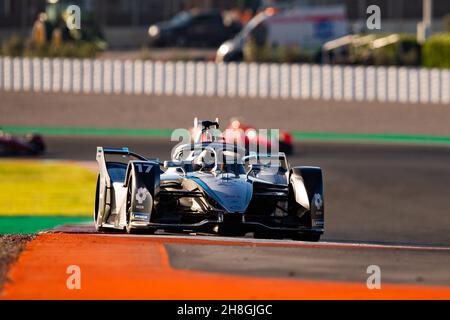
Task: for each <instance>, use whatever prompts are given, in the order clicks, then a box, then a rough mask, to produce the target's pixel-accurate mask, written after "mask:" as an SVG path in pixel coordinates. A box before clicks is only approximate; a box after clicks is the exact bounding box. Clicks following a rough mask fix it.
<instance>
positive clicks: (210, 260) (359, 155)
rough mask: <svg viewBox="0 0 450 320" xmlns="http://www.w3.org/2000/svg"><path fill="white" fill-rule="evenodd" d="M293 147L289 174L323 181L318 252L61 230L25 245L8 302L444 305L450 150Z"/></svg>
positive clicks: (159, 143) (56, 152) (90, 143)
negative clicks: (74, 276) (307, 170)
mask: <svg viewBox="0 0 450 320" xmlns="http://www.w3.org/2000/svg"><path fill="white" fill-rule="evenodd" d="M47 140H48V145H49V152H48V154H47V155H46V157H48V158H51V159H71V160H91V161H92V160H94V159H93V157H94V155H95V147H96V146H97V145H103V146H110V147H122V146H127V147H129V148H130V150H133V151H136V152H139V153H142V154H145V155H148V156H152V157H159V158H161V159H166V158H168V154H169V152H170V149H171V147H172V145H173V144H171V143H170V142H169V141H168V140H167V139H159V140H155V139H148V138H135V137H124V138H107V137H49V138H48V139H47ZM295 147H296V152H295V155H293V156H291V157H289V159H290V162H291V165H318V166H321V167H322V168H323V170H324V179H325V201H326V202H325V203H326V233H325V235H324V237H323V239H322V241H321V242H319V243H304V242H296V241H292V240H288V239H284V240H261V239H253V238H252V237H251V235H247V236H246V237H244V238H225V237H217V236H210V235H199V234H197V235H194V234H159V235H156V236H150V235H138V236H129V235H122V234H118V233H111V234H96V233H95V232H94V231H93V228H92V226H89V225H82V226H64V227H61V228H59V229H57V230H55V231H54V232H52V233H47V234H42V235H40V236H39V237H38V238H37V239H36V240H34V241H32V242H31V243H30V244H29V246H28V248H27V250H26V251H25V253H24V254H22V256H21V257H20V259H19V261H18V262H17V263H16V265H14V266H13V268H12V270H11V273H10V278H11V279H12V280H13V282H12V283H11V284H9V285H8V286H6V288H5V292H4V296H3V298H6V299H15V298H69V299H72V298H74V299H77V298H88V299H91V298H111V299H115V298H156V299H164V298H166V299H167V298H182V299H186V298H187V299H191V298H192V299H196V298H198V299H208V298H209V299H216V298H218V299H231V298H235V299H240V298H244V299H278V298H289V299H291V298H292V299H317V298H323V299H329V298H344V299H346V298H365V299H367V298H369V299H371V298H375V299H378V298H379V299H390V298H408V299H411V298H413V299H414V298H419V299H422V298H446V299H449V298H450V280H449V279H450V268H449V265H450V232H448V230H449V229H450V216H449V215H448V208H449V207H450V206H449V204H450V197H449V196H448V195H449V194H450V167H449V165H448V164H449V159H450V148H448V147H439V146H419V145H397V144H392V145H381V144H357V143H351V144H350V143H323V142H299V143H297V144H296V146H295ZM119 257H120V258H119ZM48 261H52V263H51V264H50V265H49V263H48ZM94 261H95V262H94ZM71 264H75V265H80V267H81V268H82V270H84V276H83V277H84V278H83V279H84V282H83V289H82V290H80V291H79V292H74V291H70V290H67V289H66V288H65V286H64V284H65V281H66V280H65V279H66V278H67V274H66V273H65V272H64V271H65V268H66V266H67V265H71ZM370 265H377V266H379V267H380V269H381V275H382V289H381V290H368V289H367V287H366V280H367V277H368V276H369V275H368V274H367V267H368V266H370ZM124 269H129V270H132V272H130V273H121V272H122V270H124ZM105 270H106V271H105ZM119 274H120V275H119ZM36 275H39V276H36ZM30 288H33V289H30ZM44 288H45V289H44Z"/></svg>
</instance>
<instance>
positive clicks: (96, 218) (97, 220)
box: [94, 175, 105, 232]
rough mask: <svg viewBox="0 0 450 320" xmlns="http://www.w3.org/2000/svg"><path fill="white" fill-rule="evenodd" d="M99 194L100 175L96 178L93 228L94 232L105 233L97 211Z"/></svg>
mask: <svg viewBox="0 0 450 320" xmlns="http://www.w3.org/2000/svg"><path fill="white" fill-rule="evenodd" d="M99 194H100V175H98V176H97V186H96V188H95V207H94V226H95V231H97V232H103V231H105V228H103V227H102V226H101V224H102V222H101V218H100V217H99V214H98V211H99V199H98V198H99Z"/></svg>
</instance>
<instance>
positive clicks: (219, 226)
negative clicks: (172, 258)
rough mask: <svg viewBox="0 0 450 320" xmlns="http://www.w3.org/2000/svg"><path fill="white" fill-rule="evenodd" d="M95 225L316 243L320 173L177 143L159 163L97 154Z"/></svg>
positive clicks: (225, 148)
mask: <svg viewBox="0 0 450 320" xmlns="http://www.w3.org/2000/svg"><path fill="white" fill-rule="evenodd" d="M97 162H98V165H99V176H98V180H97V190H96V196H95V213H94V220H95V226H96V229H97V230H105V229H108V228H112V229H121V230H126V231H127V232H129V233H131V232H133V231H137V230H146V231H148V232H152V231H156V230H157V229H165V230H186V231H207V232H216V233H219V234H227V235H242V234H245V233H246V232H254V233H255V235H256V236H258V235H260V236H262V237H268V238H271V237H291V238H294V239H300V240H310V241H317V240H319V238H320V236H321V234H322V233H323V232H324V197H323V183H322V171H321V169H320V168H317V167H290V166H289V164H288V162H287V160H286V156H285V155H284V154H283V153H277V154H275V155H273V154H272V155H260V154H253V155H245V150H244V149H241V148H239V147H238V146H236V145H231V144H226V143H223V142H211V143H205V142H203V143H189V144H183V145H179V146H178V147H177V148H176V149H175V150H174V152H173V153H172V159H171V160H170V161H165V162H164V163H161V162H160V161H159V160H157V159H153V160H152V159H147V158H145V157H143V156H141V155H138V154H136V153H133V152H131V151H129V150H128V149H126V148H122V149H114V148H103V147H98V148H97Z"/></svg>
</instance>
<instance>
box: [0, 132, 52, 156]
mask: <svg viewBox="0 0 450 320" xmlns="http://www.w3.org/2000/svg"><path fill="white" fill-rule="evenodd" d="M44 151H45V143H44V139H43V138H42V136H41V135H40V134H35V133H30V134H27V135H25V136H23V137H18V136H13V135H11V134H8V133H6V132H4V131H3V130H2V129H0V156H17V155H33V156H34V155H40V154H42V153H44Z"/></svg>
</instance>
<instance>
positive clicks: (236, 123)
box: [224, 118, 294, 155]
mask: <svg viewBox="0 0 450 320" xmlns="http://www.w3.org/2000/svg"><path fill="white" fill-rule="evenodd" d="M279 134H280V136H279V150H278V151H280V152H284V153H285V154H287V155H290V154H292V153H293V151H294V147H293V143H292V142H293V138H292V135H291V134H290V133H289V132H286V131H283V130H280V131H279ZM224 138H225V141H226V142H227V143H231V142H233V141H235V140H236V139H244V143H245V148H246V149H247V150H248V149H249V146H250V145H259V146H264V145H265V146H266V147H267V151H270V150H271V146H272V142H271V139H270V129H267V136H266V134H262V132H259V130H258V129H256V128H255V127H252V126H250V125H247V124H245V123H243V121H242V119H240V118H232V119H231V120H230V124H229V125H228V127H227V128H225V131H224Z"/></svg>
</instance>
